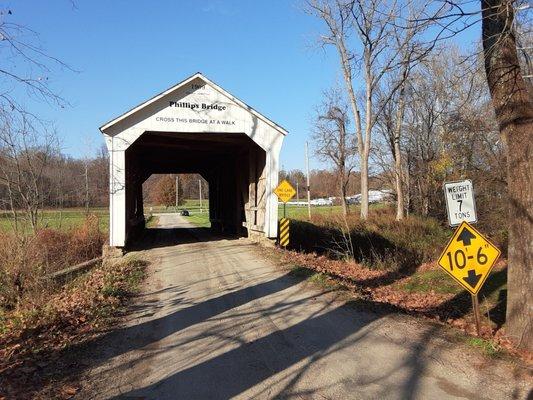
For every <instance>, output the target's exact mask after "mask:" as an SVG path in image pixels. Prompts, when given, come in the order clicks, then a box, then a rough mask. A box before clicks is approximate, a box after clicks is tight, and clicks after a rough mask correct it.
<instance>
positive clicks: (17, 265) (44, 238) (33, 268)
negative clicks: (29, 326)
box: [0, 215, 106, 310]
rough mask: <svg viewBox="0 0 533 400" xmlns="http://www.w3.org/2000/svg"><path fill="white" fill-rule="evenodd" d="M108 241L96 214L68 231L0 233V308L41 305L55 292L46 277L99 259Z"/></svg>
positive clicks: (52, 284) (48, 230)
mask: <svg viewBox="0 0 533 400" xmlns="http://www.w3.org/2000/svg"><path fill="white" fill-rule="evenodd" d="M105 240H106V236H105V234H104V233H102V232H101V231H100V230H99V228H98V217H96V216H93V215H91V216H88V217H87V219H86V221H85V222H84V224H83V225H82V226H81V227H79V228H74V229H72V230H69V231H59V230H55V229H41V230H39V231H38V232H36V233H35V234H34V235H29V236H24V237H17V236H16V235H14V234H10V233H5V232H1V233H0V242H1V243H2V246H0V308H4V309H6V310H10V309H13V308H15V307H20V306H24V305H31V304H39V303H40V302H41V301H42V300H43V299H44V298H46V296H47V295H48V294H49V293H51V292H52V291H54V289H56V287H55V285H54V283H53V282H50V281H49V280H47V279H44V277H45V276H46V275H48V274H51V273H53V272H56V271H59V270H61V269H64V268H67V267H70V266H72V265H75V264H78V263H80V262H83V261H86V260H90V259H92V258H95V257H98V256H100V255H101V251H102V245H103V244H104V242H105Z"/></svg>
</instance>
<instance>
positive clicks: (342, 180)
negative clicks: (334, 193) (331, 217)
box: [339, 171, 348, 216]
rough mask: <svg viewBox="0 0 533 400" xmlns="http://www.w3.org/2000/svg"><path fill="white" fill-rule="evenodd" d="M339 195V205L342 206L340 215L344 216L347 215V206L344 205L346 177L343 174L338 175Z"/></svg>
mask: <svg viewBox="0 0 533 400" xmlns="http://www.w3.org/2000/svg"><path fill="white" fill-rule="evenodd" d="M339 180H340V195H341V205H342V214H343V215H344V216H346V215H348V205H347V204H346V175H345V173H344V171H343V172H341V173H340V179H339Z"/></svg>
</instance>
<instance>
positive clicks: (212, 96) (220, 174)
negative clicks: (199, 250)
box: [100, 73, 287, 247]
mask: <svg viewBox="0 0 533 400" xmlns="http://www.w3.org/2000/svg"><path fill="white" fill-rule="evenodd" d="M100 131H101V132H102V133H103V134H104V136H105V140H106V145H107V148H108V150H109V155H110V157H109V163H110V204H109V209H110V225H109V231H110V232H109V239H110V245H111V246H114V247H124V246H126V245H127V244H128V242H129V240H131V239H132V237H133V236H134V235H135V233H136V232H137V231H138V230H140V229H143V228H144V222H145V221H144V209H143V195H142V184H143V182H144V181H145V180H146V179H147V178H148V177H150V175H152V174H166V173H173V174H179V173H199V174H201V175H202V176H203V177H204V178H205V179H206V180H207V181H208V183H209V217H210V220H211V226H212V229H216V230H218V231H221V232H228V233H237V234H245V235H248V236H250V235H254V234H255V235H263V236H266V237H268V238H275V237H276V235H277V217H278V207H277V206H278V203H277V198H276V195H275V194H274V193H273V190H274V189H275V187H276V185H277V183H278V170H279V155H280V150H281V145H282V143H283V138H284V136H285V135H286V134H287V132H286V131H285V130H284V129H283V128H282V127H280V126H279V125H277V124H276V123H274V122H272V121H271V120H269V119H268V118H266V117H265V116H263V115H261V114H260V113H258V112H257V111H255V110H254V109H252V108H251V107H249V106H248V105H246V104H245V103H243V102H242V101H240V100H238V99H237V98H235V97H234V96H232V95H231V94H230V93H228V92H226V91H225V90H224V89H222V88H221V87H220V86H218V85H216V84H215V83H213V82H211V81H210V80H209V79H207V78H206V77H204V76H203V75H202V74H200V73H197V74H194V75H193V76H191V77H189V78H187V79H185V80H184V81H182V82H180V83H178V84H177V85H175V86H173V87H171V88H170V89H168V90H166V91H164V92H163V93H161V94H158V95H157V96H155V97H153V98H151V99H150V100H148V101H146V102H144V103H142V104H140V105H139V106H137V107H135V108H133V109H132V110H130V111H128V112H126V113H124V114H122V115H121V116H119V117H117V118H115V119H113V120H112V121H110V122H108V123H106V124H105V125H103V126H102V127H101V128H100Z"/></svg>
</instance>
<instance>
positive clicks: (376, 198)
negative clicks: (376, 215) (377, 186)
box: [346, 189, 394, 204]
mask: <svg viewBox="0 0 533 400" xmlns="http://www.w3.org/2000/svg"><path fill="white" fill-rule="evenodd" d="M361 198H362V195H361V193H359V194H356V195H355V196H349V197H347V198H346V200H347V202H348V204H360V203H361ZM393 199H394V191H393V190H391V189H381V190H369V191H368V202H369V203H384V202H386V201H392V200H393Z"/></svg>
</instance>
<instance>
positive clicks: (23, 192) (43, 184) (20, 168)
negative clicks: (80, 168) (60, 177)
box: [0, 113, 58, 232]
mask: <svg viewBox="0 0 533 400" xmlns="http://www.w3.org/2000/svg"><path fill="white" fill-rule="evenodd" d="M0 118H1V124H2V125H1V127H0V152H1V153H2V155H3V158H2V160H1V162H0V180H1V181H2V182H3V183H4V184H5V185H6V186H7V188H8V194H9V204H10V208H11V213H12V215H13V219H14V229H15V230H18V228H19V227H18V221H19V219H20V218H19V217H18V214H17V213H18V210H21V209H22V210H24V211H23V214H22V215H23V216H24V219H25V220H26V221H27V222H28V223H29V225H30V227H31V229H32V230H33V231H34V232H35V231H36V230H37V227H38V223H39V221H40V215H39V210H40V209H41V207H42V205H43V202H44V199H45V197H46V195H47V194H46V193H47V191H48V190H49V189H50V185H49V182H47V179H46V175H45V172H46V169H47V167H48V166H49V165H50V163H51V160H52V157H53V156H54V154H56V153H57V152H58V145H57V140H56V135H55V132H54V131H49V130H46V129H45V128H44V127H43V126H40V127H39V128H40V129H37V128H35V127H34V126H33V125H32V123H31V120H29V119H28V118H26V116H24V115H22V117H21V118H20V119H17V118H13V116H12V115H11V114H6V113H2V114H1V115H0Z"/></svg>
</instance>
